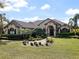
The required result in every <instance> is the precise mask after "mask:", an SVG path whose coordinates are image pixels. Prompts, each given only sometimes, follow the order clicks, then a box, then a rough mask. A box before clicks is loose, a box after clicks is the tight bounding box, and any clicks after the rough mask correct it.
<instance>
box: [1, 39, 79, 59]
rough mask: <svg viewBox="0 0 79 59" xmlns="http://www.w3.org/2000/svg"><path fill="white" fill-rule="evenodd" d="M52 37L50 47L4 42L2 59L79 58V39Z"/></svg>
mask: <svg viewBox="0 0 79 59" xmlns="http://www.w3.org/2000/svg"><path fill="white" fill-rule="evenodd" d="M52 39H53V40H54V44H52V46H49V47H46V46H43V47H28V46H23V45H22V42H21V41H9V42H6V43H5V42H3V44H2V43H1V44H0V59H79V40H78V39H64V38H63V39H58V38H52ZM4 43H5V44H4Z"/></svg>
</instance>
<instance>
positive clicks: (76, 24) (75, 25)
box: [73, 14, 79, 28]
mask: <svg viewBox="0 0 79 59" xmlns="http://www.w3.org/2000/svg"><path fill="white" fill-rule="evenodd" d="M78 19H79V14H75V16H74V17H73V21H74V27H75V28H76V27H78V23H77V22H78Z"/></svg>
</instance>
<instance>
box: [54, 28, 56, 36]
mask: <svg viewBox="0 0 79 59" xmlns="http://www.w3.org/2000/svg"><path fill="white" fill-rule="evenodd" d="M54 37H56V28H55V29H54Z"/></svg>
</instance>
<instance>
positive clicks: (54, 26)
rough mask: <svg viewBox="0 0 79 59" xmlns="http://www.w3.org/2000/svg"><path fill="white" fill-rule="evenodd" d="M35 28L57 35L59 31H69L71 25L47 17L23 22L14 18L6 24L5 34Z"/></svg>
mask: <svg viewBox="0 0 79 59" xmlns="http://www.w3.org/2000/svg"><path fill="white" fill-rule="evenodd" d="M35 28H41V29H43V30H44V31H45V32H46V34H47V35H49V36H54V37H56V34H57V33H60V32H69V31H70V30H69V27H68V25H67V24H66V23H63V22H61V21H59V20H56V19H50V18H47V19H45V20H37V21H35V22H23V21H18V20H12V21H11V22H10V23H9V24H8V25H6V26H5V28H4V31H5V34H23V33H25V32H23V31H21V30H28V29H29V30H33V29H35Z"/></svg>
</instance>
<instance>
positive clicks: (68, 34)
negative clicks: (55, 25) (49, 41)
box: [57, 32, 75, 38]
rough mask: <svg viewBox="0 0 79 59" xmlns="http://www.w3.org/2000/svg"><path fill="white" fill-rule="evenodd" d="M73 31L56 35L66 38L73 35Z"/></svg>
mask: <svg viewBox="0 0 79 59" xmlns="http://www.w3.org/2000/svg"><path fill="white" fill-rule="evenodd" d="M74 35H75V33H71V32H65V33H58V34H57V36H58V37H63V38H68V37H71V36H74Z"/></svg>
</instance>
